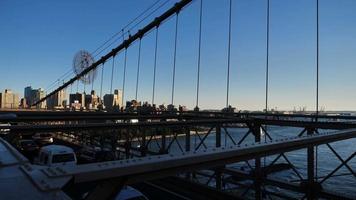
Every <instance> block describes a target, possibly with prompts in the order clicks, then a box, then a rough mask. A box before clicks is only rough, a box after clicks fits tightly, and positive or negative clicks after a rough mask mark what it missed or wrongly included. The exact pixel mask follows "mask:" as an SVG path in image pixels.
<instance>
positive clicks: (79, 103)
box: [69, 92, 85, 109]
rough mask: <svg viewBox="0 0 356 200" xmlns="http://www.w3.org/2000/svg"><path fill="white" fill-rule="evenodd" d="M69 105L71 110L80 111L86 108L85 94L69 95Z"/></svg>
mask: <svg viewBox="0 0 356 200" xmlns="http://www.w3.org/2000/svg"><path fill="white" fill-rule="evenodd" d="M69 105H70V107H71V108H74V109H78V107H79V108H80V109H82V108H84V107H85V94H82V93H78V92H77V93H75V94H70V95H69Z"/></svg>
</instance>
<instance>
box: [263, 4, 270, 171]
mask: <svg viewBox="0 0 356 200" xmlns="http://www.w3.org/2000/svg"><path fill="white" fill-rule="evenodd" d="M269 28H270V0H267V10H266V85H265V86H266V88H265V90H266V91H265V93H266V99H265V119H267V114H268V83H269V80H268V77H269V31H270V30H269ZM267 130H268V126H267V125H265V133H264V140H265V142H267ZM263 165H264V166H266V157H264V158H263Z"/></svg>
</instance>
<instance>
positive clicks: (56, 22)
mask: <svg viewBox="0 0 356 200" xmlns="http://www.w3.org/2000/svg"><path fill="white" fill-rule="evenodd" d="M154 2H155V1H154V0H150V1H143V2H142V1H139V0H134V1H108V2H106V4H111V5H112V6H110V7H109V8H108V7H107V5H103V3H101V2H99V1H92V2H90V3H86V4H83V2H71V1H61V2H56V3H48V2H46V1H37V2H30V1H24V2H21V3H19V2H13V1H7V0H5V1H2V2H1V3H0V13H1V14H0V16H1V18H0V23H1V24H2V27H3V29H2V31H1V36H2V37H0V43H1V44H2V45H1V46H2V48H0V69H1V71H2V73H0V74H1V75H0V90H4V89H6V88H9V89H12V90H13V91H14V92H17V93H19V94H20V96H23V89H24V88H25V87H26V86H30V85H31V86H32V87H34V88H39V87H41V88H46V87H47V86H49V85H50V84H52V83H53V82H54V81H56V80H57V79H58V77H60V76H61V75H62V74H64V73H66V72H67V71H68V70H70V69H71V65H72V59H73V56H74V55H75V53H76V52H77V51H79V50H81V49H86V50H88V51H90V52H92V51H94V50H95V49H96V48H97V47H98V46H100V44H102V43H103V42H104V41H105V40H106V39H108V38H110V37H111V36H112V35H113V34H114V33H117V32H119V31H120V30H121V28H122V27H124V26H125V25H126V24H127V23H128V22H129V21H130V20H131V19H133V18H135V17H136V16H137V15H139V13H141V12H142V11H143V10H145V9H146V8H147V7H149V5H151V4H152V3H154ZM173 4H174V1H169V2H168V3H167V4H166V5H165V7H164V8H162V10H164V9H165V8H167V7H170V6H171V5H173ZM355 8H356V2H355V1H352V0H343V1H336V0H322V1H320V46H319V47H320V60H319V62H320V65H319V67H320V85H319V86H320V96H319V99H320V103H319V105H320V107H325V109H326V110H356V92H353V90H354V88H355V86H356V83H355V82H354V76H355V74H356V57H355V56H354V54H356V38H354V37H353V36H354V35H355V33H356V28H355V26H354V21H355V20H356V13H354V12H353V11H354V10H355ZM203 9H204V11H203V24H202V29H203V35H202V52H201V97H200V99H201V100H200V101H201V103H200V104H201V106H200V107H201V108H203V109H206V108H213V109H221V108H223V107H224V106H225V90H226V75H225V74H226V68H227V63H226V57H227V40H226V36H227V31H228V24H227V19H228V1H221V2H220V3H218V2H216V1H212V0H211V1H209V0H207V1H204V8H203ZM315 10H316V9H315V2H314V1H309V0H301V1H282V0H271V8H270V14H271V18H270V26H271V27H270V31H271V32H270V63H269V69H270V73H269V84H270V87H269V108H274V107H278V108H279V109H280V110H292V109H293V108H294V107H300V106H306V107H307V109H308V110H314V109H315V90H316V89H315V80H316V64H315V63H316V59H315V57H316V30H315V24H316V17H315V16H316V13H315ZM93 13H94V14H93ZM160 13H161V12H159V11H158V12H157V13H156V14H155V15H153V16H152V18H154V17H155V16H157V15H158V14H160ZM198 14H199V13H198V4H197V3H196V2H193V3H192V5H191V6H189V7H188V8H186V12H184V13H183V14H182V15H181V16H180V18H179V20H180V21H179V30H178V40H179V42H180V43H179V45H178V46H177V66H176V69H177V71H176V76H177V77H176V78H177V79H176V81H177V83H176V95H175V96H176V99H175V104H177V105H178V104H182V105H187V106H188V107H189V108H193V107H194V103H195V84H196V80H195V77H196V71H197V70H196V68H197V50H198V27H197V24H198V23H199V21H198V19H199V15H198ZM217 16H219V17H217ZM148 21H149V20H148ZM174 21H175V20H174V19H171V20H169V21H167V23H165V24H162V26H161V27H160V30H159V31H160V38H159V43H158V63H157V70H158V73H157V94H156V99H157V104H162V103H165V104H169V103H170V93H171V92H170V90H171V88H170V82H171V76H172V75H171V74H172V65H173V64H172V60H173V56H172V54H173V47H174V46H173V45H174ZM145 24H146V22H142V24H141V25H145ZM135 31H136V30H133V33H134V32H135ZM154 36H155V34H154V31H153V32H151V33H150V34H148V35H147V37H145V39H143V40H142V52H141V53H142V57H141V62H142V64H141V70H142V71H141V72H140V73H141V77H142V80H140V82H139V84H140V87H139V89H140V90H139V91H140V92H139V95H138V100H140V101H150V100H151V90H152V89H151V87H152V77H151V74H152V69H153V49H154V39H155V37H154ZM119 43H120V41H117V42H116V43H115V44H114V45H113V47H114V46H116V45H118V44H119ZM113 47H110V48H109V49H107V50H106V51H104V52H103V53H102V54H101V55H105V54H106V53H107V52H109V51H110V49H111V48H113ZM137 49H138V43H134V44H133V45H132V47H130V48H129V49H128V63H127V66H128V68H127V83H126V84H127V85H126V86H127V87H126V89H125V90H126V95H127V96H126V97H125V99H126V100H131V99H133V98H134V96H135V84H136V79H135V76H136V70H137V51H138V50H137ZM99 58H100V56H99ZM96 59H98V58H96ZM111 62H112V60H110V61H108V62H107V64H106V65H105V66H106V67H105V71H104V79H105V80H104V84H103V93H104V94H105V93H109V89H110V72H111V64H112V63H111ZM265 66H266V1H263V0H251V1H246V0H235V1H233V13H232V46H231V80H230V88H231V89H230V93H231V97H230V104H231V105H232V106H234V107H237V108H238V109H241V110H262V109H263V108H264V106H265V105H264V100H265V99H264V98H265ZM122 68H123V53H120V54H118V55H117V56H116V58H115V71H114V74H115V75H114V83H113V84H114V88H118V89H121V87H122ZM97 73H98V75H100V73H101V70H98V72H97ZM146 74H149V75H147V76H145V75H146ZM62 81H63V80H60V82H62ZM98 82H99V77H97V79H96V80H95V83H96V85H94V89H95V90H96V91H98V89H99V84H98ZM73 88H75V89H73V92H75V91H76V85H73ZM79 88H80V89H79V91H80V92H82V91H83V86H82V85H80V87H79ZM90 89H91V86H86V91H87V93H89V92H90ZM67 93H69V88H68V89H67Z"/></svg>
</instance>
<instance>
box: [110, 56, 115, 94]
mask: <svg viewBox="0 0 356 200" xmlns="http://www.w3.org/2000/svg"><path fill="white" fill-rule="evenodd" d="M114 68H115V56H113V57H112V66H111V82H110V94H112V83H113V80H114Z"/></svg>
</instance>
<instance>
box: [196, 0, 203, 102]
mask: <svg viewBox="0 0 356 200" xmlns="http://www.w3.org/2000/svg"><path fill="white" fill-rule="evenodd" d="M202 21H203V0H200V12H199V44H198V72H197V94H196V103H195V107H196V108H198V107H199V86H200V85H199V84H200V62H201V33H202Z"/></svg>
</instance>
